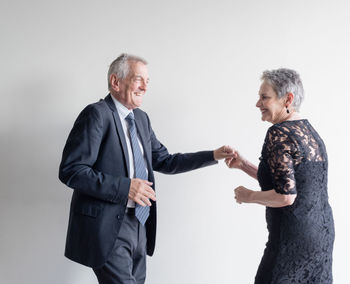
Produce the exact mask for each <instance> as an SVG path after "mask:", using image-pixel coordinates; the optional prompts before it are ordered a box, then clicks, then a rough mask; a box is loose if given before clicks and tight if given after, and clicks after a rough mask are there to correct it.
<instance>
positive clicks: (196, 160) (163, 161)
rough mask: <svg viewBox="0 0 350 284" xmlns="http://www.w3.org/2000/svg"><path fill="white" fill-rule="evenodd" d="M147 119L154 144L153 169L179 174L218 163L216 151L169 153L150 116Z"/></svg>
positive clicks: (164, 172) (152, 143)
mask: <svg viewBox="0 0 350 284" xmlns="http://www.w3.org/2000/svg"><path fill="white" fill-rule="evenodd" d="M147 119H148V125H149V131H150V137H151V145H152V167H153V170H155V171H158V172H161V173H163V174H179V173H184V172H188V171H192V170H195V169H199V168H203V167H207V166H210V165H214V164H217V163H218V162H217V161H216V160H215V159H214V151H200V152H195V153H184V154H182V153H176V154H169V152H168V149H167V148H166V147H165V146H164V145H163V144H162V143H161V142H159V141H158V139H157V137H156V135H155V133H154V132H153V130H152V127H151V124H150V121H149V118H148V116H147Z"/></svg>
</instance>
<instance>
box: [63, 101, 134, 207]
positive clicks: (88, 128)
mask: <svg viewBox="0 0 350 284" xmlns="http://www.w3.org/2000/svg"><path fill="white" fill-rule="evenodd" d="M102 134H103V119H102V116H101V114H100V113H99V111H98V109H97V108H96V107H94V106H93V105H89V106H87V107H86V108H85V109H84V110H83V111H82V112H81V114H80V115H79V116H78V118H77V120H76V122H75V123H74V126H73V129H72V130H71V132H70V134H69V136H68V139H67V142H66V145H65V147H64V150H63V155H62V161H61V164H60V168H59V179H60V180H61V181H62V182H63V183H64V184H66V185H67V186H68V187H71V188H73V189H74V190H78V191H79V192H80V193H83V194H86V195H89V196H92V197H94V198H97V199H101V200H104V201H109V202H113V203H122V204H124V203H125V202H126V198H127V195H128V194H127V192H128V191H129V187H130V179H128V178H126V177H115V176H112V175H110V174H106V173H103V172H100V171H98V170H96V169H95V168H94V164H95V162H96V159H97V158H98V153H99V148H100V145H101V142H102Z"/></svg>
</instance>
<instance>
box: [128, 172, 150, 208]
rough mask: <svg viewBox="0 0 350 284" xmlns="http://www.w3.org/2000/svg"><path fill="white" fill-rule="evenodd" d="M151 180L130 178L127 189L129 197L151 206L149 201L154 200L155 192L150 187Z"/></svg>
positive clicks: (138, 202)
mask: <svg viewBox="0 0 350 284" xmlns="http://www.w3.org/2000/svg"><path fill="white" fill-rule="evenodd" d="M151 185H152V182H149V181H148V180H143V179H139V178H133V179H131V183H130V189H129V199H131V200H133V201H135V202H136V203H137V204H140V205H141V206H144V207H145V206H147V205H148V206H151V205H152V204H151V201H150V199H152V200H153V201H156V193H155V192H154V190H153V189H152V188H151Z"/></svg>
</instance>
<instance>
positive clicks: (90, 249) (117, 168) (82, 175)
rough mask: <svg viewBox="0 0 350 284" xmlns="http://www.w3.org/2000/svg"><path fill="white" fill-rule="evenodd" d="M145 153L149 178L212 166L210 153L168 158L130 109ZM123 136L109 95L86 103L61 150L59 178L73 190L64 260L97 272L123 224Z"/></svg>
mask: <svg viewBox="0 0 350 284" xmlns="http://www.w3.org/2000/svg"><path fill="white" fill-rule="evenodd" d="M134 115H135V121H136V127H137V130H138V133H139V136H140V140H141V143H142V146H143V149H144V153H145V157H146V161H147V168H148V180H149V181H151V182H153V186H152V187H153V188H154V174H153V170H155V171H159V172H162V173H165V174H176V173H181V172H186V171H190V170H194V169H197V168H200V167H204V166H208V165H212V164H214V163H216V161H215V160H214V158H213V151H202V152H197V153H187V154H180V153H178V154H173V155H171V154H169V153H168V150H167V149H166V147H164V145H162V144H161V143H160V142H159V141H158V140H157V138H156V136H155V134H154V132H153V130H152V128H151V124H150V121H149V118H148V116H147V114H146V113H145V112H143V111H142V110H140V109H135V110H134ZM128 155H130V153H128V150H127V146H126V140H125V137H124V132H123V129H122V125H121V122H120V118H119V114H118V112H117V109H116V107H115V104H114V102H113V100H112V98H111V95H108V96H107V97H106V98H105V99H104V100H100V101H99V102H97V103H94V104H91V105H88V106H87V107H86V108H85V109H84V110H83V111H82V112H81V113H80V115H79V116H78V118H77V120H76V121H75V123H74V126H73V129H72V130H71V132H70V134H69V137H68V139H67V142H66V145H65V147H64V150H63V155H62V161H61V164H60V169H59V178H60V180H61V181H62V182H63V183H65V184H66V185H67V186H69V187H70V188H72V189H74V191H73V195H72V201H71V207H70V215H69V224H68V231H67V240H66V249H65V256H66V257H68V258H69V259H71V260H73V261H76V262H79V263H81V264H84V265H87V266H90V267H93V268H98V267H100V266H102V265H103V264H104V263H105V262H106V261H107V259H108V256H109V254H110V253H111V251H112V248H113V245H114V243H115V240H116V238H117V236H118V232H119V229H120V226H121V224H122V222H123V217H124V214H125V209H126V204H127V201H128V193H129V186H130V178H129V174H128V169H129V158H128ZM146 231H147V254H148V255H152V254H153V251H154V247H155V239H156V203H155V202H153V201H152V206H151V210H150V217H149V218H148V220H147V222H146Z"/></svg>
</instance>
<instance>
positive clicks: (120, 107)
mask: <svg viewBox="0 0 350 284" xmlns="http://www.w3.org/2000/svg"><path fill="white" fill-rule="evenodd" d="M111 97H112V100H113V102H114V104H115V107H116V108H117V110H118V113H119V115H120V116H121V117H122V118H123V119H125V118H126V117H127V116H128V115H129V113H130V112H132V110H129V109H128V108H127V107H126V106H124V105H123V104H122V103H120V102H119V101H118V100H117V99H116V98H115V97H113V96H112V95H111Z"/></svg>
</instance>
